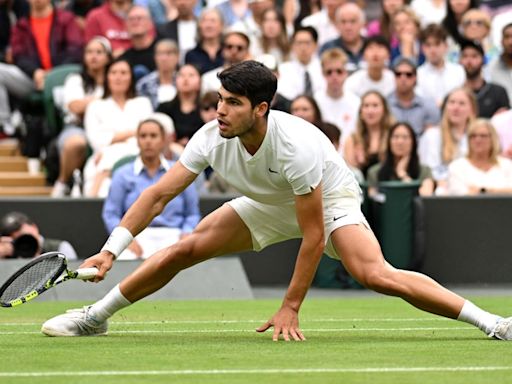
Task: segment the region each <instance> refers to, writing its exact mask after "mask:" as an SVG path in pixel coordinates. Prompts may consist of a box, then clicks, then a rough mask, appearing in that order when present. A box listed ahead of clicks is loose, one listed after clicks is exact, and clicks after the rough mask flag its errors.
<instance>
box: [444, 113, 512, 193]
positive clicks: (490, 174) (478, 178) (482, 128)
mask: <svg viewBox="0 0 512 384" xmlns="http://www.w3.org/2000/svg"><path fill="white" fill-rule="evenodd" d="M468 138H469V150H468V154H467V156H465V157H461V158H460V159H457V160H454V161H453V162H452V163H451V164H450V165H449V167H448V193H449V194H451V195H477V194H482V193H493V194H501V193H512V161H511V160H509V159H507V158H505V157H502V156H500V155H499V150H500V146H499V140H498V135H497V133H496V130H495V129H494V127H493V125H492V124H491V122H490V121H489V120H486V119H477V120H475V121H473V122H472V123H471V125H470V126H469V128H468Z"/></svg>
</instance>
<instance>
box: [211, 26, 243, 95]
mask: <svg viewBox="0 0 512 384" xmlns="http://www.w3.org/2000/svg"><path fill="white" fill-rule="evenodd" d="M249 47H250V40H249V37H248V36H247V35H246V34H245V33H243V32H240V31H235V30H230V31H227V32H226V33H225V34H224V43H223V46H222V58H223V59H224V64H223V65H222V66H221V67H218V68H215V69H212V70H211V71H208V72H206V73H204V74H203V76H202V77H201V94H202V95H204V94H205V93H206V92H208V91H215V92H217V91H218V89H219V87H220V81H219V79H218V78H217V73H219V72H220V71H222V70H223V69H225V68H227V67H229V66H231V65H233V64H236V63H240V62H242V61H244V60H246V59H248V58H249Z"/></svg>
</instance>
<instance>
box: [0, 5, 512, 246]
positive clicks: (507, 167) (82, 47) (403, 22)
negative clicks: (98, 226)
mask: <svg viewBox="0 0 512 384" xmlns="http://www.w3.org/2000/svg"><path fill="white" fill-rule="evenodd" d="M248 59H253V60H258V61H260V62H262V63H263V64H264V65H266V66H267V67H268V68H270V69H271V70H272V71H274V73H275V74H276V76H277V77H278V90H277V94H276V96H275V98H274V100H273V102H272V108H273V109H277V110H283V111H287V112H290V113H292V114H294V115H297V116H299V117H301V118H303V119H305V120H307V121H309V122H311V123H313V124H314V125H316V127H317V128H318V129H320V130H322V131H323V132H324V133H325V134H326V135H327V136H328V137H329V139H330V140H331V141H332V143H333V145H334V146H335V147H336V148H337V149H338V151H339V153H340V156H343V157H344V159H345V161H346V162H347V164H348V165H349V166H350V167H351V168H352V169H353V171H354V173H355V174H356V176H357V177H358V179H359V181H360V183H361V184H362V185H364V186H367V187H368V189H367V190H368V193H369V195H370V196H377V195H378V194H379V183H380V182H383V181H397V182H404V183H407V182H411V181H419V182H420V187H419V193H420V194H421V195H433V194H438V195H450V194H451V195H470V194H503V193H511V192H512V161H511V160H510V159H511V158H512V110H510V100H511V98H512V5H509V2H508V1H505V0H482V1H481V2H479V1H478V0H412V1H411V2H409V1H408V0H380V1H376V0H358V1H348V0H133V1H132V0H104V1H102V0H56V1H51V0H0V141H1V140H2V139H9V138H13V137H14V138H16V139H17V140H18V141H19V143H20V145H21V151H22V153H23V155H24V156H26V157H27V158H28V159H29V170H30V171H31V172H40V171H41V170H43V171H44V172H45V175H46V179H47V183H48V184H49V185H51V186H52V191H51V194H52V196H53V197H59V198H63V197H67V196H74V197H76V196H86V197H102V198H106V199H107V200H106V201H107V202H108V204H105V206H106V211H105V212H106V213H105V217H104V219H105V223H106V227H108V228H110V227H112V228H113V227H114V226H115V225H116V223H117V222H118V220H119V218H120V217H121V216H122V213H123V212H124V211H125V210H126V209H127V208H128V207H129V205H130V204H131V203H132V202H133V201H134V199H135V198H136V196H137V195H138V193H140V191H141V190H142V189H143V188H144V187H146V186H147V185H150V184H151V183H152V182H155V181H156V180H157V179H158V178H159V177H160V176H161V174H162V172H163V171H165V170H166V169H167V168H168V167H169V166H170V165H172V163H173V162H174V161H176V160H177V159H178V158H179V156H180V153H181V152H182V151H183V148H184V147H185V146H186V145H187V142H188V140H189V139H190V138H191V137H192V136H193V135H194V133H195V132H196V131H197V130H198V129H199V128H200V127H201V126H202V125H203V124H204V123H206V122H208V121H211V120H213V119H215V118H216V111H215V109H216V103H217V89H218V87H219V85H220V83H219V81H218V79H217V76H216V75H217V73H218V72H219V71H221V70H222V69H223V68H226V67H228V66H230V65H233V64H235V63H238V62H241V61H243V60H248ZM290 129H293V127H290ZM111 185H115V186H116V188H115V189H116V190H117V191H113V189H114V188H111ZM194 187H195V190H194V191H190V194H189V195H188V196H186V197H184V199H183V201H181V202H179V203H178V204H177V206H176V207H173V208H172V209H170V211H172V212H168V216H167V218H165V217H164V218H163V219H162V220H163V221H162V223H164V224H165V225H168V226H171V227H180V226H181V227H182V232H180V233H184V234H186V233H187V232H190V231H191V230H192V229H193V227H194V226H195V224H197V220H198V213H197V212H198V211H197V207H196V205H197V196H198V195H199V194H201V193H225V192H228V193H233V192H234V193H236V191H232V190H231V189H230V187H229V186H228V185H226V184H225V183H224V182H223V180H222V179H221V178H220V177H219V176H218V175H216V174H215V172H214V171H213V170H212V169H208V170H207V171H206V172H205V174H204V175H201V177H200V178H199V179H198V181H197V182H196V185H195V186H194ZM119 191H122V193H120V192H119ZM177 214H178V215H180V217H181V219H180V220H177V221H176V220H174V219H172V217H175V216H176V215H177ZM173 215H174V216H173ZM116 220H117V221H116ZM162 223H160V225H157V226H160V227H161V226H164V224H162ZM165 236H168V234H166V235H165ZM177 236H178V237H179V236H181V234H178V235H177ZM131 251H132V253H135V254H138V255H140V254H142V253H143V251H142V250H141V249H139V248H137V247H136V246H135V245H134V246H133V247H132V249H131Z"/></svg>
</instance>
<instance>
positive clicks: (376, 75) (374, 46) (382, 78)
mask: <svg viewBox="0 0 512 384" xmlns="http://www.w3.org/2000/svg"><path fill="white" fill-rule="evenodd" d="M363 57H364V60H365V61H366V63H367V67H366V68H362V69H359V70H358V71H356V72H354V73H353V74H351V75H350V76H349V77H348V78H347V80H346V81H345V85H344V91H345V92H347V93H348V92H350V93H353V94H355V95H357V96H360V97H361V96H362V95H363V94H365V93H366V92H368V91H377V92H379V93H381V94H382V95H384V96H387V95H389V94H390V93H391V92H393V91H394V90H395V77H394V76H393V72H392V71H391V70H390V69H388V68H387V65H388V62H389V58H390V51H389V43H388V41H387V40H386V39H384V38H383V37H382V36H373V37H369V38H368V39H367V40H366V42H365V45H364V48H363Z"/></svg>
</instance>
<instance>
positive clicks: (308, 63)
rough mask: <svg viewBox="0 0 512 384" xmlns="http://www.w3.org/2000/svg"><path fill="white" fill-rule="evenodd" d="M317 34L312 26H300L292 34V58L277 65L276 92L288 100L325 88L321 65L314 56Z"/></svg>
mask: <svg viewBox="0 0 512 384" xmlns="http://www.w3.org/2000/svg"><path fill="white" fill-rule="evenodd" d="M317 41H318V34H317V33H316V31H315V29H314V28H313V27H300V28H298V29H296V30H295V32H294V33H293V36H292V51H293V59H292V60H290V61H287V62H285V63H282V64H281V65H280V66H279V81H278V83H277V92H278V93H279V94H281V95H283V96H284V97H285V98H287V99H288V100H293V99H295V98H296V97H297V96H299V95H302V94H305V95H309V96H312V95H314V93H315V92H317V91H318V90H320V89H323V88H325V80H324V78H323V76H322V66H321V64H320V60H319V59H318V57H317V56H316V50H317V47H318V45H317Z"/></svg>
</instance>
